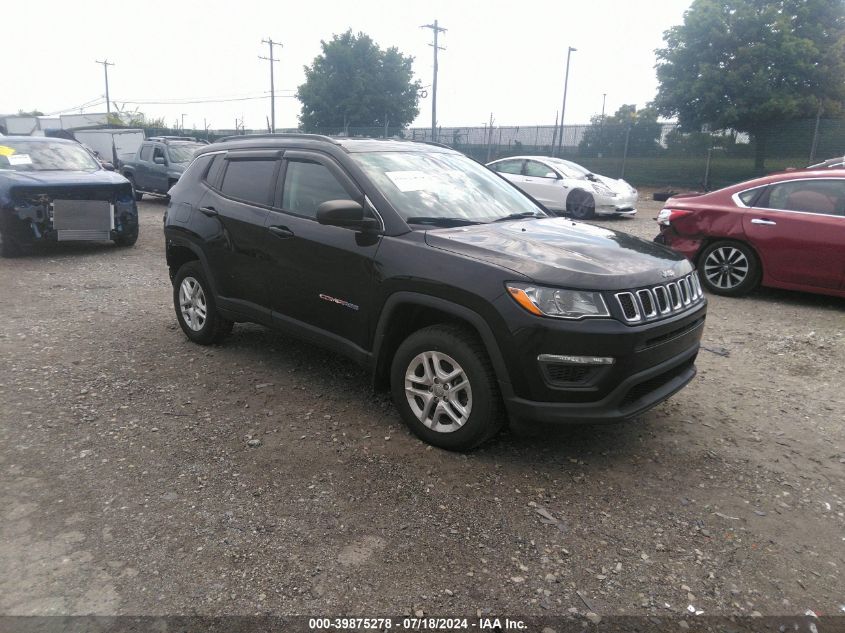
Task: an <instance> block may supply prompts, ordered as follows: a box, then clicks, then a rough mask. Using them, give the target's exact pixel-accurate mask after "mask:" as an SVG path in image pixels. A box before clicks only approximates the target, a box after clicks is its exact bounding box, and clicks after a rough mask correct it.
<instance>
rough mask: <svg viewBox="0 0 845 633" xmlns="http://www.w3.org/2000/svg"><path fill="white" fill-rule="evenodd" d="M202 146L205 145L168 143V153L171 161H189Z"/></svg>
mask: <svg viewBox="0 0 845 633" xmlns="http://www.w3.org/2000/svg"><path fill="white" fill-rule="evenodd" d="M200 147H204V145H202V143H184V144H180V145H168V146H167V155H168V156H170V162H171V163H189V162H191V159H192V158H193V157H194V152H196V151H197V150H198V149H199V148H200Z"/></svg>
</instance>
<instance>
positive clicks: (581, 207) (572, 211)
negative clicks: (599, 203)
mask: <svg viewBox="0 0 845 633" xmlns="http://www.w3.org/2000/svg"><path fill="white" fill-rule="evenodd" d="M566 212H567V213H568V214H569V215H571V216H572V217H573V218H576V219H578V220H589V219H590V218H592V217H593V216H594V215H595V214H596V202H595V200H594V199H593V196H591V195H590V194H589V193H587V192H586V191H582V190H581V189H576V190H575V191H573V192H572V193H570V194H569V197H568V198H567V199H566Z"/></svg>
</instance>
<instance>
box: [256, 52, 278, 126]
mask: <svg viewBox="0 0 845 633" xmlns="http://www.w3.org/2000/svg"><path fill="white" fill-rule="evenodd" d="M261 43H262V44H267V45H269V46H270V57H262V56H261V55H259V56H258V59H264V60H267V61H268V62H270V133H271V134H275V133H276V84H275V79H274V77H273V64H275V63H276V62H277V61H279V60H278V59H275V58H274V57H273V47H274V46H282V43H281V42H274V41H273V38H272V37H268V38H267V39H266V40H261Z"/></svg>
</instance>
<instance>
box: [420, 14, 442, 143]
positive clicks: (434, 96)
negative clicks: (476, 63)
mask: <svg viewBox="0 0 845 633" xmlns="http://www.w3.org/2000/svg"><path fill="white" fill-rule="evenodd" d="M420 28H421V29H431V30H432V32H433V33H434V43H433V44H429V46H431V47H433V48H434V79H433V80H432V82H431V140H432V141H436V140H437V51H445V50H446V49H445V48H443V47H442V46H438V45H437V36H438V34H440V33H445V32H446V29H444V28H443V27H442V26H438V24H437V20H435V21H434V24H423V25H422V26H421V27H420Z"/></svg>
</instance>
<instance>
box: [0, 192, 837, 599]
mask: <svg viewBox="0 0 845 633" xmlns="http://www.w3.org/2000/svg"><path fill="white" fill-rule="evenodd" d="M164 208H165V207H164V203H162V202H161V201H145V202H143V203H142V204H141V214H142V230H141V238H140V240H139V242H138V244H137V246H136V247H134V248H131V249H119V248H116V247H113V246H111V245H105V244H104V245H67V244H62V245H59V246H60V247H59V248H52V249H48V250H45V251H43V252H39V253H37V254H35V255H32V256H28V257H25V258H21V259H15V260H0V306H2V307H0V315H2V318H0V357H2V359H3V363H2V368H0V414H1V415H0V516H2V519H1V520H0V569H2V570H3V571H4V573H3V574H0V614H7V615H8V614H89V613H97V614H208V615H215V614H254V613H261V614H268V613H269V614H292V613H298V614H303V613H306V614H312V615H328V614H331V615H339V614H353V615H355V614H357V615H374V614H396V615H401V614H403V613H408V614H411V613H417V614H419V613H424V614H425V615H429V614H432V615H457V614H463V615H474V614H476V613H478V612H479V610H481V611H480V612H481V613H490V612H493V613H499V614H503V613H509V614H522V615H530V614H541V615H547V614H558V613H567V612H572V610H578V611H579V612H581V613H584V612H586V611H588V610H592V611H594V612H597V613H600V614H630V615H647V614H656V615H669V614H673V613H676V614H680V613H684V612H686V611H687V609H688V607H689V605H692V606H693V607H694V608H695V609H696V610H700V611H703V612H704V613H705V614H753V613H754V612H758V613H761V614H764V615H784V614H795V613H802V614H803V613H804V612H805V611H806V610H807V609H812V610H814V611H815V612H817V613H820V614H821V613H826V614H834V613H840V612H841V611H842V610H843V608H845V607H843V606H842V605H843V604H845V581H843V569H845V540H844V539H843V535H845V529H843V528H845V518H843V512H845V505H843V502H845V499H843V496H845V485H844V484H845V449H843V435H844V434H843V419H845V395H844V394H843V384H845V380H843V378H845V376H843V367H845V341H843V333H845V317H844V316H843V314H845V312H843V308H845V301H843V300H838V299H831V298H825V297H820V296H813V295H807V294H799V293H788V292H780V291H769V290H764V291H760V292H758V293H756V294H755V295H754V296H752V297H750V298H747V299H742V300H734V299H724V298H719V297H712V298H711V303H710V313H709V316H708V325H707V327H706V332H705V335H704V345H705V350H704V351H702V352H701V354H700V356H699V361H698V366H699V369H700V373H699V376H698V377H697V378H696V380H695V381H694V382H693V384H692V385H690V386H689V387H688V388H687V389H685V390H683V391H682V392H681V393H679V394H677V395H676V396H675V397H674V398H673V399H671V400H670V401H668V402H666V403H664V404H663V405H661V406H659V407H657V408H656V409H655V410H653V411H651V412H650V413H648V414H646V415H644V416H643V417H642V418H641V419H639V420H637V421H633V422H630V423H626V424H621V425H614V426H605V427H578V428H565V429H558V428H537V429H533V430H530V431H526V430H525V429H523V430H520V431H518V432H517V431H511V432H506V433H505V434H503V435H502V436H501V437H500V438H498V439H497V440H495V441H494V442H493V443H491V444H488V445H486V446H485V447H483V448H482V449H480V450H478V451H476V452H474V453H472V454H469V455H457V454H451V453H447V452H443V451H439V450H437V449H432V448H430V447H427V446H426V445H424V444H422V443H421V442H419V441H418V440H416V439H415V438H414V437H413V436H411V435H410V434H409V433H408V432H407V431H406V430H405V428H404V427H403V426H402V425H401V422H400V421H399V418H398V415H397V413H396V411H395V410H394V408H393V406H392V404H391V403H390V401H389V399H388V398H387V396H386V395H383V394H373V393H371V391H370V390H369V386H368V377H367V375H366V374H365V372H363V371H362V370H360V369H358V368H357V367H356V366H354V365H352V364H350V363H349V362H347V361H345V360H343V359H341V358H338V357H335V356H332V355H330V354H328V353H326V352H323V351H322V350H320V349H317V348H314V347H311V346H309V345H307V344H304V343H301V342H298V341H296V340H293V339H290V338H287V337H285V336H283V335H281V334H278V333H274V332H270V331H267V330H265V329H262V328H260V327H257V326H251V325H240V326H237V327H236V328H235V332H234V334H233V336H232V337H231V338H229V339H227V340H226V342H225V343H224V344H222V345H219V346H215V347H211V348H202V347H199V346H196V345H193V344H191V343H189V342H188V341H187V340H186V338H185V337H184V336H183V334H182V332H181V331H180V330H179V329H178V327H177V326H176V321H175V318H174V315H173V310H172V307H171V298H170V297H171V289H170V284H169V281H168V277H167V270H166V267H165V262H164V254H163V239H162V232H161V218H162V213H163V211H164ZM659 208H660V204H659V203H653V202H644V203H642V204H641V207H640V209H641V211H640V217H638V218H636V219H619V220H608V221H602V222H599V224H602V225H605V226H610V227H613V228H617V229H621V230H625V231H629V232H632V233H634V234H637V235H640V236H642V237H646V238H651V237H653V235H654V234H655V232H656V229H655V223H654V222H653V217H654V216H655V215H656V213H657V210H658V209H659Z"/></svg>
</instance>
